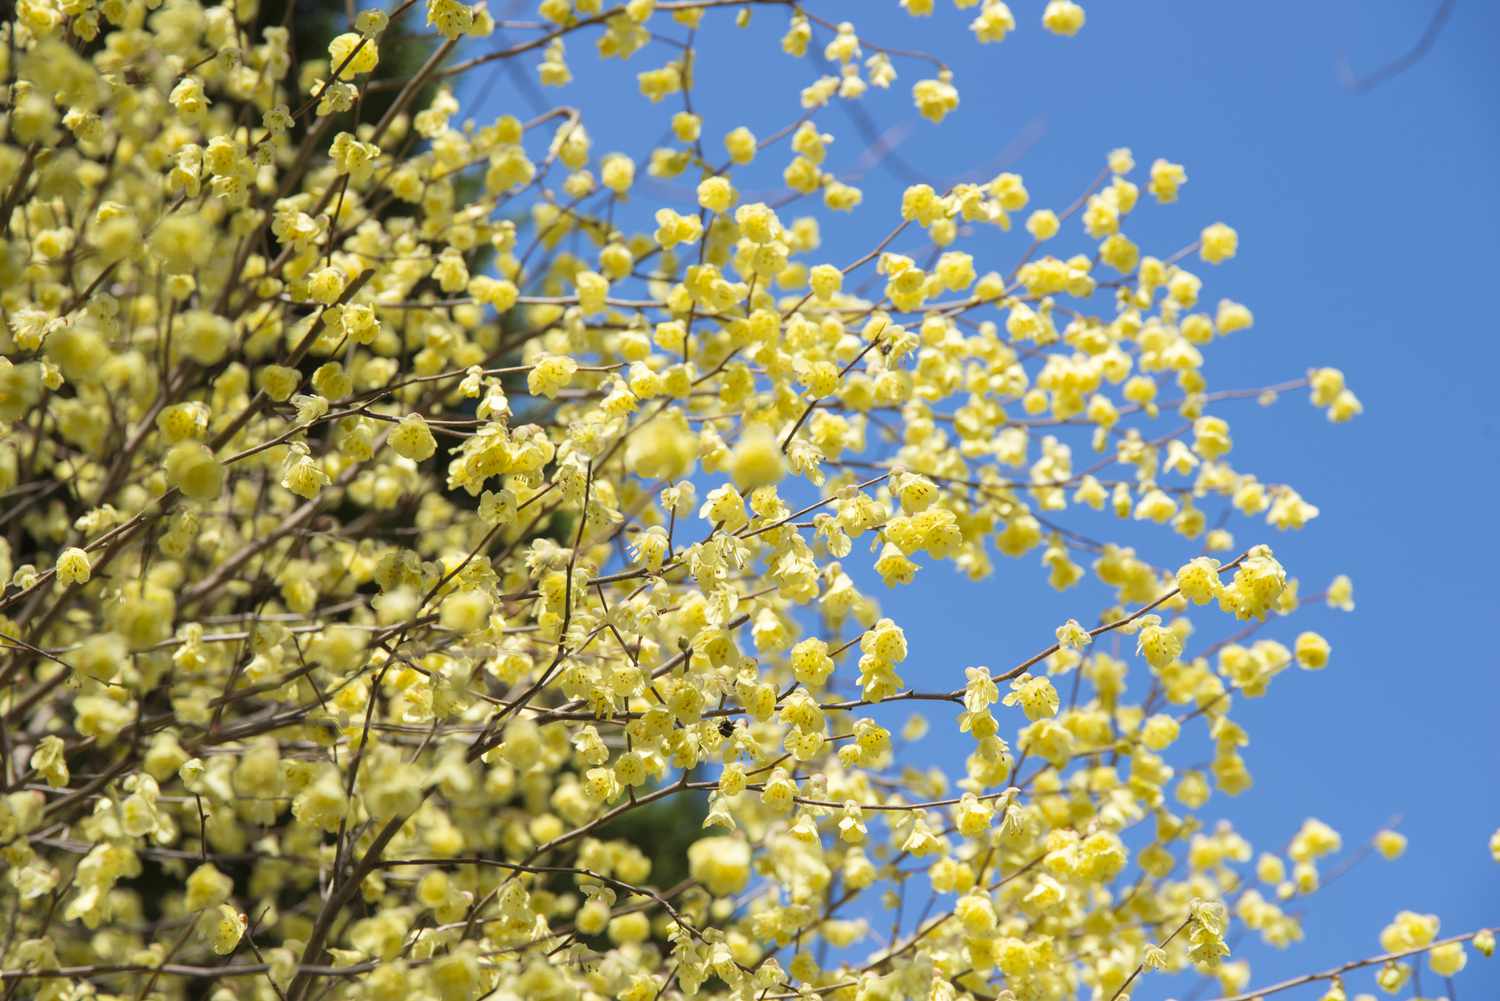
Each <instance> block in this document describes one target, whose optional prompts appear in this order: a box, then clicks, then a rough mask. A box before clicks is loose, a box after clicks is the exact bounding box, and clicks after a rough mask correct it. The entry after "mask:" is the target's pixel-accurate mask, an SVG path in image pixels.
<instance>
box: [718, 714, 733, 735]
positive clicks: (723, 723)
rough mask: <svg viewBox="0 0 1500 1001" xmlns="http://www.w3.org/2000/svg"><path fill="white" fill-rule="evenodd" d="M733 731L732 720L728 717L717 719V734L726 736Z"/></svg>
mask: <svg viewBox="0 0 1500 1001" xmlns="http://www.w3.org/2000/svg"><path fill="white" fill-rule="evenodd" d="M733 733H734V721H733V720H731V719H730V718H729V717H727V716H726V717H724V718H723V719H721V720H719V736H720V737H728V736H730V735H731V734H733Z"/></svg>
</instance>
